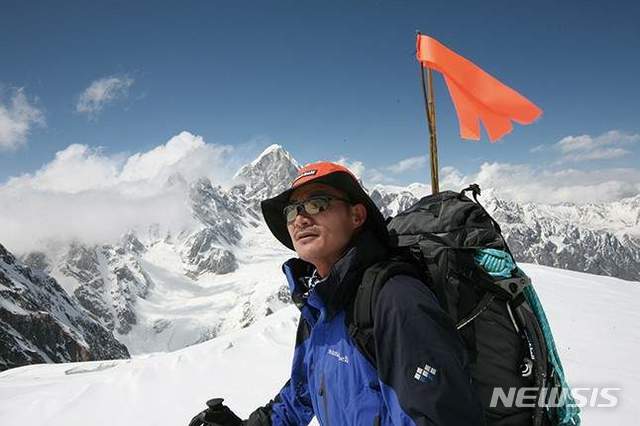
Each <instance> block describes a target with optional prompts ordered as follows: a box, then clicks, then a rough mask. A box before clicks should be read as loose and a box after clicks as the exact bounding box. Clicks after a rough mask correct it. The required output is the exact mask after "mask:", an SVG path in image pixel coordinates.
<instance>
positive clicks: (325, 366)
mask: <svg viewBox="0 0 640 426" xmlns="http://www.w3.org/2000/svg"><path fill="white" fill-rule="evenodd" d="M262 212H263V215H264V218H265V220H266V222H267V225H268V226H269V229H270V230H271V232H272V233H273V234H274V236H275V237H276V238H277V239H278V240H279V241H280V242H281V243H283V244H284V245H285V246H287V247H289V248H290V249H293V250H295V251H296V253H297V255H298V258H293V259H290V260H288V261H287V262H286V263H285V264H284V265H283V271H284V274H285V276H286V278H287V281H288V283H289V287H290V290H291V294H292V298H293V301H294V302H295V303H296V305H297V306H298V307H299V308H300V311H301V318H300V322H299V326H298V333H297V339H296V348H295V352H294V357H293V366H292V371H291V378H290V379H289V381H287V383H286V384H285V385H284V387H283V388H282V389H281V390H280V392H279V393H278V395H277V396H276V397H275V398H274V399H273V400H272V401H271V402H270V403H269V404H267V405H266V406H264V407H261V408H258V409H257V410H256V411H254V412H253V413H252V414H251V416H250V417H249V419H248V420H246V421H242V420H240V419H239V418H238V417H237V416H235V414H233V412H232V411H231V410H230V409H229V408H227V407H226V406H224V405H222V401H221V400H219V399H218V400H211V401H209V403H208V405H209V407H210V408H209V409H208V410H205V411H203V412H202V413H200V414H199V415H198V416H196V417H195V418H194V420H193V421H192V425H221V426H235V425H240V424H245V425H306V424H308V423H309V421H310V420H311V419H312V417H314V416H315V417H317V419H318V421H319V423H320V424H321V425H336V426H338V425H339V426H342V425H414V424H416V425H445V426H455V425H481V424H483V422H484V420H483V412H482V407H481V405H480V402H479V400H478V399H477V397H476V395H475V393H474V390H473V388H472V385H471V379H470V374H469V368H468V359H467V355H466V353H465V350H464V348H463V344H462V341H461V340H460V338H459V337H458V334H457V332H456V330H455V326H454V324H453V322H452V321H451V320H450V319H449V317H448V316H447V315H446V314H445V312H444V311H443V310H442V309H441V308H440V307H439V305H438V302H437V300H436V298H435V297H434V295H433V293H432V292H431V291H430V290H429V288H428V287H427V286H426V285H425V284H424V283H422V282H421V281H418V280H417V279H415V278H412V277H409V276H405V275H397V276H394V277H393V278H391V279H390V280H389V281H388V282H387V283H386V284H385V285H384V287H383V288H382V290H381V292H380V294H379V297H378V299H377V300H378V302H377V303H376V306H375V312H374V330H373V332H374V347H375V353H376V357H375V358H376V359H375V365H373V364H372V363H371V362H370V361H369V360H368V359H367V358H366V357H365V355H363V353H362V352H361V351H360V350H359V349H358V347H357V345H356V343H355V342H354V340H353V338H352V337H351V336H350V334H349V321H350V320H349V318H350V316H349V313H350V306H351V305H350V304H351V303H352V302H353V299H354V297H355V294H356V291H357V289H358V286H359V285H360V282H361V279H362V274H363V272H364V271H365V269H366V268H367V267H369V266H371V265H373V264H374V263H376V262H379V261H382V260H385V259H387V258H388V257H389V249H388V241H387V240H388V234H387V227H386V225H385V221H384V218H383V216H382V214H381V213H380V211H379V210H378V208H377V207H376V206H375V204H374V203H373V201H372V200H371V198H370V197H369V196H368V195H367V194H366V192H365V191H364V190H363V188H362V187H361V186H360V184H359V183H358V181H357V179H356V178H355V177H354V176H353V174H352V173H351V172H350V171H349V170H348V169H346V168H345V167H343V166H341V165H338V164H334V163H328V162H319V163H314V164H310V165H307V166H305V167H303V168H302V169H301V170H299V172H298V176H297V177H296V178H295V179H294V180H293V182H292V184H291V187H290V188H289V189H288V190H286V191H284V192H283V193H282V194H280V195H278V196H276V197H274V198H271V199H268V200H264V201H263V202H262Z"/></svg>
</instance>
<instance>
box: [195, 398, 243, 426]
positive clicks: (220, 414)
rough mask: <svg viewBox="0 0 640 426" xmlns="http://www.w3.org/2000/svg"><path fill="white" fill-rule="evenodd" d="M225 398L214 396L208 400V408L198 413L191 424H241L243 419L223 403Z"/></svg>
mask: <svg viewBox="0 0 640 426" xmlns="http://www.w3.org/2000/svg"><path fill="white" fill-rule="evenodd" d="M222 401H224V399H222V398H213V399H210V400H209V401H207V407H209V408H207V409H206V410H204V411H202V412H200V413H198V415H196V416H195V417H194V418H193V419H191V423H189V426H241V425H242V420H241V419H240V417H238V416H236V415H235V414H234V412H233V411H231V409H230V408H229V407H227V406H226V405H224V404H223V403H222Z"/></svg>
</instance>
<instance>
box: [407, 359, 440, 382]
mask: <svg viewBox="0 0 640 426" xmlns="http://www.w3.org/2000/svg"><path fill="white" fill-rule="evenodd" d="M437 373H438V370H436V369H435V368H433V367H432V366H430V365H429V364H425V365H424V367H418V369H417V370H416V374H415V376H413V378H414V379H416V380H417V381H419V382H423V383H424V382H432V381H433V379H434V378H435V376H436V374H437Z"/></svg>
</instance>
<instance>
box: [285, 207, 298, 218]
mask: <svg viewBox="0 0 640 426" xmlns="http://www.w3.org/2000/svg"><path fill="white" fill-rule="evenodd" d="M297 215H298V205H297V204H289V205H288V206H286V207H285V208H284V217H285V218H286V219H287V222H293V221H294V220H295V218H296V216H297Z"/></svg>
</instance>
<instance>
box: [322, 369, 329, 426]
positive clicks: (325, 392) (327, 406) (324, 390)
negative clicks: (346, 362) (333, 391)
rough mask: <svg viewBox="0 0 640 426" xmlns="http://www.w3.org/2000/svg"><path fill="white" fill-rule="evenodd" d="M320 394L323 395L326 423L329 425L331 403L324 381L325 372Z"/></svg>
mask: <svg viewBox="0 0 640 426" xmlns="http://www.w3.org/2000/svg"><path fill="white" fill-rule="evenodd" d="M320 396H321V397H322V408H323V409H324V418H325V424H324V425H323V426H329V403H328V401H327V387H326V385H325V383H324V373H323V374H322V376H321V377H320Z"/></svg>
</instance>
